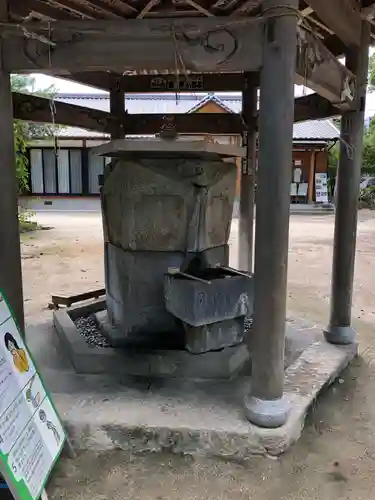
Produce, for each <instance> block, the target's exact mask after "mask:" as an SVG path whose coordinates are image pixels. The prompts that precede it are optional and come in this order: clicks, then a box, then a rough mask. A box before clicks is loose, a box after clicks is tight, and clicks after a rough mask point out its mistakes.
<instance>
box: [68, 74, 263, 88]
mask: <svg viewBox="0 0 375 500" xmlns="http://www.w3.org/2000/svg"><path fill="white" fill-rule="evenodd" d="M118 77H119V75H118V74H116V73H111V72H109V71H90V72H83V73H72V74H71V75H68V76H65V77H64V78H66V79H67V80H71V81H74V82H76V83H80V84H82V85H88V86H90V87H94V88H97V89H101V90H105V91H108V92H109V91H110V89H111V85H112V82H113V80H114V79H115V78H118ZM120 78H121V80H122V87H123V88H124V91H125V93H147V92H226V91H229V92H234V91H242V89H243V86H244V76H243V74H242V73H221V74H220V73H219V74H210V73H207V74H202V73H200V74H189V75H181V74H180V75H174V74H163V75H134V76H133V75H132V76H129V75H123V76H120ZM254 78H256V79H257V80H258V82H259V73H254Z"/></svg>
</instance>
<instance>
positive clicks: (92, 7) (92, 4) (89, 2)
mask: <svg viewBox="0 0 375 500" xmlns="http://www.w3.org/2000/svg"><path fill="white" fill-rule="evenodd" d="M51 1H53V2H54V3H56V4H58V5H60V6H62V7H67V8H69V10H71V11H72V12H78V13H79V12H80V11H82V12H83V13H85V14H86V15H89V16H91V18H92V19H96V18H97V17H98V16H99V17H102V18H104V19H122V17H123V16H121V15H119V14H116V13H114V12H112V11H111V10H110V9H109V8H107V7H106V6H105V5H103V3H101V2H99V1H98V0H80V5H78V4H76V3H74V2H72V1H71V0H51Z"/></svg>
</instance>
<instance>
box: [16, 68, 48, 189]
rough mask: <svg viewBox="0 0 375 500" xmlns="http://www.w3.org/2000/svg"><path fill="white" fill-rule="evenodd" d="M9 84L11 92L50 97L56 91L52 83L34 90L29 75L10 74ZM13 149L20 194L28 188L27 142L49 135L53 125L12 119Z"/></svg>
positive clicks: (33, 84)
mask: <svg viewBox="0 0 375 500" xmlns="http://www.w3.org/2000/svg"><path fill="white" fill-rule="evenodd" d="M11 86H12V91H13V92H20V93H23V94H33V95H39V96H41V97H50V98H53V96H54V95H55V93H56V88H55V87H54V86H53V85H52V86H50V87H48V88H46V89H44V90H41V91H40V90H39V91H37V90H35V79H34V78H32V77H30V76H24V75H12V76H11ZM13 133H14V150H15V155H16V158H15V160H16V161H15V165H16V178H17V192H18V194H22V193H24V192H26V191H27V188H28V158H27V155H26V150H27V144H28V143H29V141H30V140H32V139H33V138H38V139H40V138H44V137H50V136H51V135H53V133H54V126H53V125H47V124H38V123H31V122H24V121H21V120H14V122H13Z"/></svg>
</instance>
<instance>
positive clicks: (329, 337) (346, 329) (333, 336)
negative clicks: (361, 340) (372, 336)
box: [323, 325, 357, 345]
mask: <svg viewBox="0 0 375 500" xmlns="http://www.w3.org/2000/svg"><path fill="white" fill-rule="evenodd" d="M323 334H324V338H325V339H326V341H327V342H329V343H330V344H336V345H348V344H355V342H356V337H357V334H356V331H355V330H354V328H353V327H351V326H331V325H328V326H327V327H326V328H325V329H324V330H323Z"/></svg>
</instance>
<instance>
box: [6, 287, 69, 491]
mask: <svg viewBox="0 0 375 500" xmlns="http://www.w3.org/2000/svg"><path fill="white" fill-rule="evenodd" d="M0 294H1V295H2V297H3V300H4V301H5V303H6V305H7V307H8V309H9V312H10V317H12V319H13V321H14V323H15V325H16V327H17V331H18V333H19V335H20V336H21V339H22V341H23V343H24V345H25V348H26V351H27V354H28V355H29V357H30V359H31V361H32V362H33V364H34V367H35V371H36V373H37V375H38V376H39V378H40V381H41V383H42V386H43V389H44V391H45V393H46V397H47V398H48V400H49V402H50V403H51V406H52V408H53V409H54V411H55V413H56V415H57V417H58V419H59V421H60V424H61V426H62V428H63V429H64V426H63V423H62V420H61V418H60V415H59V412H58V411H57V409H56V406H55V403H54V402H53V399H52V397H51V394H50V392H49V391H48V389H47V387H46V385H45V383H44V380H43V377H42V376H41V374H40V373H39V370H38V367H37V364H36V363H35V360H34V357H33V356H32V354H31V353H30V351H29V348H28V347H27V343H26V336H25V335H22V334H21V329H20V327H19V325H18V323H17V320H16V317H15V315H14V313H13V310H12V308H11V306H10V304H9V302H8V300H7V298H6V296H5V294H4V293H3V291H2V289H1V288H0ZM66 440H67V437H66V431H65V429H64V439H63V441H62V443H61V445H60V450H59V451H58V453H57V455H56V457H55V459H54V461H53V462H52V465H51V467H50V468H49V470H48V472H47V475H46V478H45V479H44V481H43V483H42V486H41V488H40V491H39V493H38V494H37V496H36V498H40V496H41V494H42V493H43V490H44V488H45V486H46V484H47V482H48V479H49V477H50V475H51V472H52V469H53V468H54V467H55V465H56V463H57V461H58V459H59V458H60V456H61V453H62V452H63V449H64V446H65V445H66ZM0 472H1V474H2V475H3V476H4V479H5V481H6V482H7V485H8V487H9V489H10V491H11V492H12V494H13V496H14V497H15V499H16V500H33V497H32V496H31V495H30V491H29V489H28V488H27V486H26V484H25V482H24V481H23V480H22V479H21V481H16V480H15V478H14V475H13V473H12V471H11V469H10V467H9V465H8V462H7V455H4V454H3V453H1V452H0Z"/></svg>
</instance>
